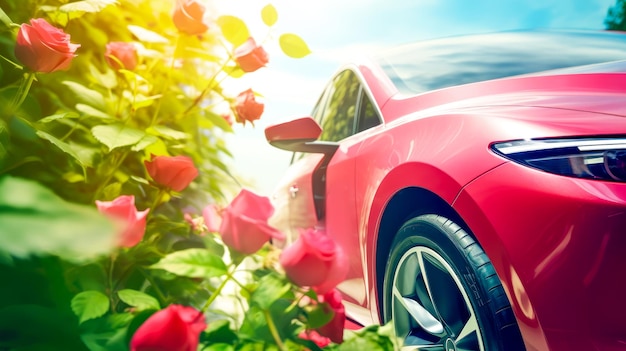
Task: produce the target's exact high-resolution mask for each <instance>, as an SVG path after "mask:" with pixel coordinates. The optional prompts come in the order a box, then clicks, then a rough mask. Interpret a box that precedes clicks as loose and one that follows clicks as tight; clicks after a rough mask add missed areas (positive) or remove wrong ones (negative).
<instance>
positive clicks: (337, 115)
mask: <svg viewBox="0 0 626 351" xmlns="http://www.w3.org/2000/svg"><path fill="white" fill-rule="evenodd" d="M360 87H361V85H360V84H359V79H358V78H357V76H356V74H355V73H354V72H352V71H350V70H346V71H343V72H342V73H340V74H339V75H338V76H337V77H335V79H333V81H332V82H331V85H330V86H329V91H328V93H329V95H328V96H329V99H328V102H327V103H326V106H325V108H324V110H323V112H322V113H321V120H320V121H319V122H321V123H320V125H321V126H322V135H321V136H320V139H319V140H323V141H339V140H342V139H345V138H347V137H349V136H350V135H352V134H354V118H355V115H356V113H357V102H358V98H359V89H360Z"/></svg>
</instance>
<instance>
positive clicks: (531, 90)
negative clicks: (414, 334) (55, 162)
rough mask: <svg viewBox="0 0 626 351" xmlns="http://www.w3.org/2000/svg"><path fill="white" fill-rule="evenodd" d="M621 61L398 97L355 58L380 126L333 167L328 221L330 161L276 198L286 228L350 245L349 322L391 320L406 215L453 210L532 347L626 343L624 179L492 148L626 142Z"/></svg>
mask: <svg viewBox="0 0 626 351" xmlns="http://www.w3.org/2000/svg"><path fill="white" fill-rule="evenodd" d="M624 67H626V66H625V64H621V65H617V68H618V69H617V71H618V72H607V71H606V69H603V68H602V67H600V66H599V67H597V68H594V69H588V70H586V71H585V72H584V73H577V72H567V70H565V71H554V72H548V73H546V74H534V75H528V76H520V77H513V78H505V79H497V80H493V81H487V82H480V83H473V84H467V85H463V86H457V87H451V88H446V89H441V90H437V91H433V92H428V93H424V94H420V95H417V96H402V95H400V94H399V93H398V91H397V90H396V89H395V87H394V85H393V84H392V83H391V81H390V79H389V78H388V77H387V76H386V75H385V74H384V72H383V71H382V69H380V68H379V67H378V66H377V65H376V64H375V63H373V62H370V61H367V60H364V61H361V62H358V63H356V64H353V65H348V66H345V67H344V68H343V69H352V70H354V71H355V72H356V73H357V74H358V76H359V78H360V79H361V81H362V84H363V86H365V87H367V89H368V94H369V95H370V97H371V98H372V100H374V101H375V102H376V104H377V106H378V108H379V109H380V112H381V114H382V116H383V118H384V123H382V124H381V125H379V126H376V127H374V128H371V129H369V130H366V131H364V132H361V133H358V134H355V135H353V136H351V137H349V138H347V139H344V140H342V141H341V143H340V146H339V148H338V149H337V151H336V152H335V154H334V155H333V156H332V158H331V159H330V162H329V163H328V166H327V168H326V170H325V173H326V184H327V191H326V200H325V205H326V215H325V218H324V220H323V222H319V221H317V220H316V217H315V215H314V210H313V211H312V208H313V205H312V203H313V200H312V195H311V194H312V191H311V182H312V173H313V172H314V170H315V169H316V166H317V164H318V163H319V162H320V160H321V159H322V158H323V156H321V155H319V154H316V155H310V156H308V157H305V158H303V159H301V160H300V161H298V162H296V163H294V165H293V166H292V168H291V169H290V171H289V174H288V175H287V176H286V178H285V179H284V181H283V183H282V184H283V185H282V186H279V188H278V190H277V192H276V196H277V197H280V196H283V197H285V196H287V197H288V198H289V199H287V201H286V202H285V203H286V204H287V205H286V206H287V207H288V210H287V209H286V208H285V206H279V208H278V210H279V211H278V212H279V213H280V212H281V211H282V212H283V213H284V211H286V210H287V211H288V212H289V216H288V217H289V219H288V221H287V222H289V223H287V222H285V221H284V218H283V221H282V222H281V223H278V222H279V221H277V223H276V224H277V226H278V227H283V228H285V227H291V228H294V227H293V224H294V223H296V224H297V225H298V226H316V227H318V228H320V229H323V230H325V231H326V232H327V233H328V235H330V236H332V237H333V238H334V239H335V240H336V241H337V242H339V243H340V245H341V246H342V247H343V248H344V250H346V252H347V256H348V257H349V258H350V270H349V275H348V278H347V280H346V282H344V283H342V284H341V285H340V286H339V289H340V290H341V291H342V293H343V294H344V299H345V304H346V306H347V310H348V315H349V317H351V318H352V319H354V320H355V321H357V322H359V323H360V324H362V325H367V324H371V323H379V322H380V321H381V318H380V313H381V311H380V306H381V302H382V299H381V293H382V291H381V289H380V286H381V283H382V282H381V279H382V275H381V268H382V270H383V271H384V265H385V264H386V259H387V255H388V252H389V249H390V248H389V246H390V244H391V242H392V241H393V235H394V234H395V233H396V231H397V230H398V228H399V227H400V226H401V224H402V219H406V218H408V217H410V216H411V214H414V213H415V211H426V212H428V211H429V210H431V209H435V208H436V209H440V208H444V207H445V208H447V210H446V211H448V210H450V211H452V212H451V213H454V214H455V215H456V216H458V218H457V220H459V221H461V223H460V224H461V225H463V226H465V227H466V228H468V229H469V230H470V231H471V232H472V233H473V234H474V235H475V236H476V238H477V240H478V242H479V243H480V244H481V246H482V247H483V249H484V250H485V252H486V254H487V255H488V256H489V257H490V259H491V260H492V263H493V265H494V267H495V269H496V272H497V273H498V275H499V277H500V279H501V280H502V284H503V286H504V288H505V291H506V293H507V295H508V297H509V300H510V302H511V304H512V307H513V309H514V312H515V315H516V318H517V320H518V323H519V326H520V329H521V332H522V335H523V338H524V342H525V344H526V347H527V349H528V350H618V349H626V319H624V315H625V314H626V298H624V296H626V279H624V272H626V258H624V257H625V256H624V255H623V252H624V249H625V248H626V184H624V183H618V182H607V181H597V180H585V179H575V178H568V177H564V176H559V175H554V174H549V173H546V172H543V171H539V170H535V169H531V168H528V167H525V166H522V165H519V164H516V163H513V162H511V161H508V160H506V159H504V158H502V157H500V156H498V155H496V154H495V153H493V152H492V151H491V150H490V149H489V146H490V145H491V144H492V143H494V142H498V141H507V140H516V139H524V138H552V137H581V136H602V135H620V136H625V135H626V117H624V116H626V109H625V107H626V104H625V101H626V73H625V72H626V69H624ZM594 70H595V71H594ZM620 70H621V71H620ZM594 72H598V73H594ZM289 189H291V190H292V191H291V192H290V193H289V195H285V192H288V191H289ZM293 189H297V190H296V192H295V193H296V195H294V194H293ZM433 194H434V195H436V196H433ZM300 195H302V196H300ZM434 200H436V201H435V202H436V203H434V202H433V201H434ZM439 201H440V202H439ZM294 235H297V233H294Z"/></svg>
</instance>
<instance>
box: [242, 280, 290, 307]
mask: <svg viewBox="0 0 626 351" xmlns="http://www.w3.org/2000/svg"><path fill="white" fill-rule="evenodd" d="M290 289H291V284H290V283H289V282H288V281H286V280H285V279H283V278H282V277H280V276H278V275H277V274H268V275H266V276H264V277H263V278H261V280H260V281H259V285H258V287H257V288H256V289H255V290H254V292H253V293H252V297H251V298H250V303H251V304H256V305H257V306H259V307H261V308H262V309H268V308H270V306H271V305H272V304H273V303H274V302H276V301H277V300H279V299H281V298H282V297H283V295H284V294H286V293H287V292H288V291H289V290H290Z"/></svg>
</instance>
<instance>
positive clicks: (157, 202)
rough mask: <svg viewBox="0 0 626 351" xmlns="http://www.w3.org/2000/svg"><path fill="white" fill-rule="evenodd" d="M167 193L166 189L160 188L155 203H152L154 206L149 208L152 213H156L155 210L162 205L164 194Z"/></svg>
mask: <svg viewBox="0 0 626 351" xmlns="http://www.w3.org/2000/svg"><path fill="white" fill-rule="evenodd" d="M165 191H166V190H165V189H163V188H159V192H158V193H157V195H156V196H155V197H154V201H153V202H152V205H151V206H150V207H149V208H150V211H151V213H154V209H155V208H156V207H157V206H159V205H160V204H161V198H163V194H165Z"/></svg>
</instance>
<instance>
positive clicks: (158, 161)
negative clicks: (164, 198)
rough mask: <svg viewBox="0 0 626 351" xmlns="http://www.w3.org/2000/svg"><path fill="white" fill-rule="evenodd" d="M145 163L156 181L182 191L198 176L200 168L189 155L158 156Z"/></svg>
mask: <svg viewBox="0 0 626 351" xmlns="http://www.w3.org/2000/svg"><path fill="white" fill-rule="evenodd" d="M144 165H145V166H146V169H147V170H148V174H150V177H152V179H154V181H155V182H157V183H159V184H161V185H164V186H166V187H168V188H170V189H172V190H174V191H182V190H183V189H185V188H186V187H187V186H188V185H189V183H191V182H192V181H193V180H194V179H195V178H196V177H197V176H198V169H197V168H196V166H194V164H193V161H192V160H191V158H190V157H187V156H156V157H154V156H153V158H152V160H151V161H145V162H144Z"/></svg>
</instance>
